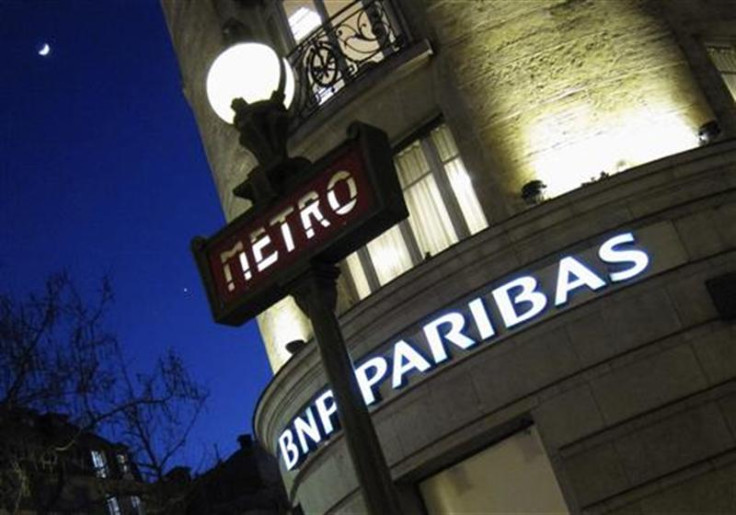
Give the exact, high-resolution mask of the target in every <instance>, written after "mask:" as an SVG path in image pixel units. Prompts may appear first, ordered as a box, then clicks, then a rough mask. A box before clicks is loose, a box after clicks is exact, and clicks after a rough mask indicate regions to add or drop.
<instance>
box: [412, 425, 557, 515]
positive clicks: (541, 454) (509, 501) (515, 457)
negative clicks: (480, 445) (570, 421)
mask: <svg viewBox="0 0 736 515" xmlns="http://www.w3.org/2000/svg"><path fill="white" fill-rule="evenodd" d="M419 491H420V492H421V494H422V498H423V499H424V504H425V506H426V508H427V513H429V515H433V514H435V513H437V514H439V513H555V514H563V513H568V508H567V505H566V504H565V501H564V499H563V497H562V491H561V490H560V486H559V484H558V483H557V479H556V478H555V474H554V471H553V470H552V465H551V464H550V461H549V458H548V457H547V453H546V452H545V450H544V447H543V446H542V442H541V440H540V438H539V434H538V433H537V431H536V429H535V428H534V427H531V428H529V429H527V430H525V431H521V432H520V433H517V434H515V435H513V436H511V437H509V438H507V439H505V440H503V441H501V442H499V443H497V444H496V445H493V446H492V447H489V448H488V449H485V450H483V451H481V452H479V453H477V454H475V455H474V456H471V457H470V458H467V459H465V460H463V461H461V462H460V463H457V464H455V465H453V466H452V467H449V468H447V469H445V470H443V471H441V472H439V473H437V474H435V475H434V476H431V477H429V478H427V479H425V480H424V481H422V482H421V483H420V484H419Z"/></svg>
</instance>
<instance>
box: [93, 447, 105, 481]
mask: <svg viewBox="0 0 736 515" xmlns="http://www.w3.org/2000/svg"><path fill="white" fill-rule="evenodd" d="M91 454H92V465H94V467H95V474H96V475H97V477H107V476H109V471H108V469H107V458H105V453H104V452H102V451H95V450H93V451H91Z"/></svg>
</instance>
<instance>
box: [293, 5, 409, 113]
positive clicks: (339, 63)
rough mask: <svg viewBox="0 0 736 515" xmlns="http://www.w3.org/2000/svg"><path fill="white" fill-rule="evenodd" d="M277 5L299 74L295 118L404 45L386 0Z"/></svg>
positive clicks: (326, 99) (313, 111)
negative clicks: (298, 91) (280, 11)
mask: <svg viewBox="0 0 736 515" xmlns="http://www.w3.org/2000/svg"><path fill="white" fill-rule="evenodd" d="M281 9H282V11H283V12H282V14H283V17H282V25H285V27H284V30H285V31H287V30H288V34H287V39H289V40H290V42H289V43H290V44H289V52H288V56H287V57H288V59H289V61H290V62H291V65H292V67H293V68H294V71H295V72H296V75H297V76H298V77H299V81H298V82H299V87H300V94H299V96H298V99H299V102H298V103H297V104H298V105H297V106H296V107H295V111H294V112H293V113H292V114H293V115H294V116H295V117H296V119H297V120H300V119H306V118H308V117H309V116H311V115H312V114H314V113H315V112H316V111H317V110H318V109H319V108H320V106H321V105H322V104H324V103H325V102H327V101H328V100H329V99H330V98H332V97H333V96H334V95H335V94H336V93H338V92H339V91H341V90H342V89H343V88H345V87H346V86H347V85H348V84H350V83H352V82H354V81H356V80H358V79H359V78H360V77H361V76H362V75H363V74H364V73H367V72H368V71H370V70H372V69H374V68H375V65H376V64H377V63H379V62H381V61H383V60H384V59H386V58H387V57H388V56H390V55H392V54H395V53H396V52H398V51H400V50H401V49H403V48H405V47H406V46H407V44H408V43H407V39H406V37H405V35H404V34H403V30H402V29H401V26H400V23H399V18H398V17H397V16H396V14H395V12H394V9H393V7H392V5H391V2H390V0H282V2H281Z"/></svg>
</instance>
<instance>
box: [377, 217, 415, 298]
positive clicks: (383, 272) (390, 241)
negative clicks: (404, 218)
mask: <svg viewBox="0 0 736 515" xmlns="http://www.w3.org/2000/svg"><path fill="white" fill-rule="evenodd" d="M367 248H368V254H370V256H371V262H372V263H373V268H375V269H376V275H377V276H378V282H379V283H380V284H381V286H383V285H384V284H386V283H387V282H389V281H390V280H392V279H393V278H395V277H397V276H399V275H401V274H403V273H404V272H406V271H407V270H409V269H410V268H411V267H412V262H411V256H410V254H409V249H407V247H406V243H405V242H404V238H403V237H402V236H401V230H400V229H399V227H398V226H394V227H392V228H391V229H389V230H388V231H386V232H385V233H383V234H382V235H380V236H379V237H378V238H375V239H374V240H373V241H371V242H370V243H369V244H368V245H367Z"/></svg>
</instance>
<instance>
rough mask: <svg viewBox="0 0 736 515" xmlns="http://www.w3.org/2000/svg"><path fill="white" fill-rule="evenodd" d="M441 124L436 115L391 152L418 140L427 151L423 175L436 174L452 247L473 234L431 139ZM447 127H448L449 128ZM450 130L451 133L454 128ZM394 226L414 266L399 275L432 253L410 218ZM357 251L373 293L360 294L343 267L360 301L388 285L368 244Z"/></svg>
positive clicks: (424, 150)
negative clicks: (422, 243)
mask: <svg viewBox="0 0 736 515" xmlns="http://www.w3.org/2000/svg"><path fill="white" fill-rule="evenodd" d="M442 125H446V121H445V119H444V117H443V116H442V115H440V116H436V117H434V118H433V119H432V120H430V121H429V122H427V123H425V124H424V125H423V126H422V127H420V128H419V129H418V130H416V131H413V132H412V133H411V134H410V135H408V136H406V137H405V138H403V139H401V140H400V141H399V142H398V143H397V144H396V145H394V146H393V148H392V152H393V156H394V157H396V156H398V155H399V154H400V153H401V152H402V151H404V150H406V149H407V148H408V147H409V146H411V145H413V144H415V143H416V142H419V145H420V148H421V150H422V153H423V154H424V157H425V159H426V160H427V164H428V165H429V171H428V172H427V173H425V174H424V175H422V177H421V178H424V177H426V176H427V175H431V176H432V177H433V179H434V181H435V184H436V186H437V188H438V190H439V193H440V196H441V197H442V201H443V203H444V207H445V209H447V212H448V216H449V218H450V223H451V224H452V227H453V229H454V230H455V234H456V236H457V241H456V242H455V243H453V244H452V245H450V246H448V247H447V248H450V247H452V246H454V245H456V244H457V243H460V242H461V241H463V240H465V239H467V238H468V237H470V236H471V235H472V234H471V232H470V228H469V227H468V224H467V222H466V220H465V216H464V215H463V212H462V210H461V209H460V205H459V203H458V200H457V196H456V194H455V191H454V190H453V188H452V185H451V184H450V178H449V177H448V174H447V171H446V170H445V165H446V162H443V161H442V159H441V158H440V153H439V150H438V149H437V147H436V144H435V143H434V142H433V141H432V132H433V131H434V130H435V129H437V128H439V127H441V126H442ZM447 128H448V130H449V127H447ZM450 132H451V133H452V131H450ZM453 139H454V137H453ZM456 157H460V158H461V159H462V156H461V154H460V152H459V149H458V153H457V155H456V156H455V158H456ZM453 159H454V158H453ZM448 162H449V161H448ZM421 178H420V179H418V180H417V181H416V182H418V181H419V180H421ZM412 184H413V183H412ZM403 191H404V190H403V189H402V193H403ZM395 227H398V229H399V231H400V232H401V236H402V239H403V240H404V243H405V245H406V247H407V251H408V253H409V258H410V260H411V267H410V268H409V269H408V270H406V271H405V272H403V273H401V274H399V275H398V276H397V277H396V278H398V277H400V276H401V275H403V274H404V273H406V272H408V271H409V270H411V269H413V268H415V267H417V266H418V265H420V264H421V263H422V262H423V261H426V260H427V259H429V258H430V257H431V255H429V253H427V254H426V255H423V254H422V251H421V249H420V247H419V243H418V242H417V238H416V236H415V235H414V231H413V230H412V228H411V225H410V223H409V219H408V217H407V218H406V219H404V220H402V221H401V222H399V223H398V224H396V226H395ZM443 250H445V249H443ZM355 253H356V255H357V257H358V260H359V263H360V266H361V268H362V269H363V273H364V275H365V278H366V282H367V283H368V287H369V289H370V293H369V294H368V295H366V296H365V297H363V298H361V297H360V295H359V294H358V288H357V287H356V284H355V281H354V279H353V276H352V273H351V272H350V269H349V267H348V265H347V263H346V261H345V260H343V262H342V265H341V266H343V271H347V273H344V275H345V276H347V278H348V281H347V282H348V284H349V287H350V289H351V293H352V294H353V296H354V297H355V298H356V299H358V301H362V300H363V299H365V298H368V297H369V296H370V295H372V294H373V293H375V292H376V291H378V290H379V289H381V288H382V287H383V286H385V285H381V283H380V281H379V278H378V272H377V271H376V268H375V266H374V264H373V261H372V259H371V256H370V253H369V251H368V244H365V245H363V246H362V247H360V248H359V249H358V250H356V251H355ZM396 278H394V279H396ZM394 279H392V280H391V281H393V280H394ZM391 281H389V282H391ZM387 284H388V283H387Z"/></svg>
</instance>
